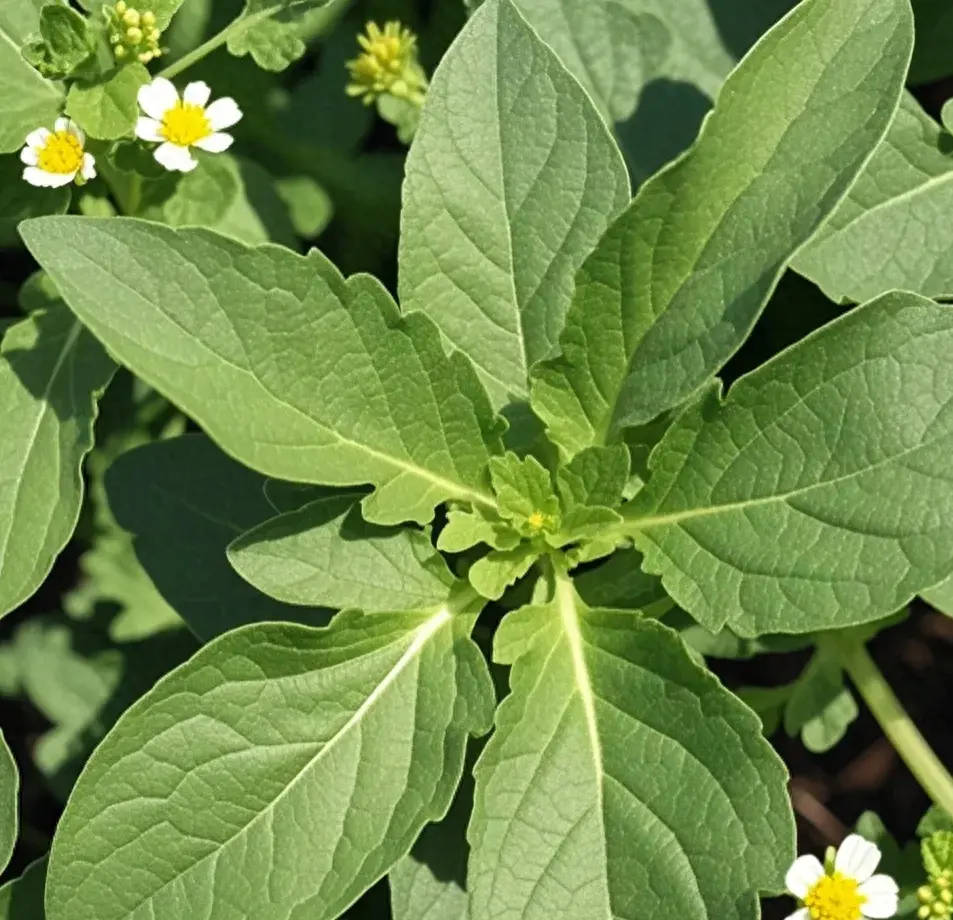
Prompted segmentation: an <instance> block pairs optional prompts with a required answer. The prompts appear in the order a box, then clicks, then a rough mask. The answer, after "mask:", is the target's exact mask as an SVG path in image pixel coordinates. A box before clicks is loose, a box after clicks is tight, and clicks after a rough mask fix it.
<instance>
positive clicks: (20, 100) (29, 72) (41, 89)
mask: <svg viewBox="0 0 953 920" xmlns="http://www.w3.org/2000/svg"><path fill="white" fill-rule="evenodd" d="M3 5H6V4H3ZM20 44H21V41H20V39H19V38H16V37H14V36H13V34H11V31H10V26H9V25H7V24H5V23H3V22H0V81H2V85H3V92H2V93H0V153H12V152H13V151H15V150H18V149H19V148H20V147H22V146H23V144H24V143H25V141H26V136H27V135H28V134H29V133H30V132H31V131H32V130H33V129H34V128H40V127H46V128H52V127H53V122H54V121H55V120H56V116H57V115H59V114H60V109H61V107H62V105H63V93H62V91H61V90H60V88H59V87H58V86H57V85H56V84H55V83H51V82H50V81H49V80H47V79H45V78H44V77H42V76H40V74H39V73H38V72H37V71H36V70H35V69H34V68H33V67H31V66H30V65H29V64H28V63H27V61H26V60H25V59H24V58H23V57H22V56H21V55H20Z"/></svg>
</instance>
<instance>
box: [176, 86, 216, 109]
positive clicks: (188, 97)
mask: <svg viewBox="0 0 953 920" xmlns="http://www.w3.org/2000/svg"><path fill="white" fill-rule="evenodd" d="M211 95H212V90H211V89H210V88H209V85H208V83H203V82H202V81H201V80H199V81H197V82H195V83H190V84H189V85H188V86H186V88H185V92H184V93H182V99H183V100H184V101H185V102H188V103H190V104H191V105H201V106H204V105H205V103H206V102H208V97H209V96H211Z"/></svg>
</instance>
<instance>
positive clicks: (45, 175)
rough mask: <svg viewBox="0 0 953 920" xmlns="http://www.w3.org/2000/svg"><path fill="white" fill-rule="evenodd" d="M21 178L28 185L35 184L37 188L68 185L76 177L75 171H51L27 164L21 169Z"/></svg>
mask: <svg viewBox="0 0 953 920" xmlns="http://www.w3.org/2000/svg"><path fill="white" fill-rule="evenodd" d="M23 178H24V179H26V181H27V182H29V183H30V185H36V186H38V187H39V188H58V187H59V186H61V185H69V184H70V182H72V181H73V179H75V178H76V173H74V172H72V173H51V172H47V171H46V170H45V169H38V168H37V167H36V166H27V168H26V169H24V170H23Z"/></svg>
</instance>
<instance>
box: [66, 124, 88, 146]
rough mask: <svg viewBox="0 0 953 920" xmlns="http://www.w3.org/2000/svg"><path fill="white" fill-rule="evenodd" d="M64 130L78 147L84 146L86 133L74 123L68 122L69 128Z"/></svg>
mask: <svg viewBox="0 0 953 920" xmlns="http://www.w3.org/2000/svg"><path fill="white" fill-rule="evenodd" d="M66 130H67V131H69V133H70V134H72V135H73V137H75V138H76V140H78V141H79V145H80V147H85V146H86V132H85V131H84V130H83V129H82V128H81V127H80V126H79V125H78V124H76V122H75V121H73V120H70V123H69V127H68V128H67V129H66Z"/></svg>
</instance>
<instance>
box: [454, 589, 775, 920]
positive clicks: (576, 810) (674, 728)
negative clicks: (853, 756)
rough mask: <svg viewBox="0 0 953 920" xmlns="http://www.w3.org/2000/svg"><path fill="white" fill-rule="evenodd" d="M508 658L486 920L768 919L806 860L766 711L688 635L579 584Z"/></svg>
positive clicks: (520, 625)
mask: <svg viewBox="0 0 953 920" xmlns="http://www.w3.org/2000/svg"><path fill="white" fill-rule="evenodd" d="M494 654H495V658H496V660H498V661H499V662H501V663H505V664H511V665H512V670H511V671H510V685H511V693H510V695H509V696H508V697H507V698H506V699H505V700H504V701H503V703H502V705H501V706H500V708H499V709H498V711H497V717H496V730H495V732H494V734H493V736H492V737H491V739H490V742H489V744H488V745H487V748H486V750H485V752H484V754H483V756H482V757H481V758H480V761H479V763H478V765H477V769H476V780H477V786H476V797H475V804H474V812H473V818H472V819H471V823H470V832H469V837H470V845H471V848H472V854H471V858H470V865H469V874H468V887H469V889H470V899H471V900H470V903H471V910H472V913H473V916H475V917H489V916H497V915H501V916H502V915H509V916H513V917H536V916H540V917H542V916H553V917H559V918H560V920H576V918H578V920H593V918H596V917H598V918H610V917H636V916H638V917H652V918H653V920H684V918H686V917H717V918H719V920H736V918H737V920H741V918H745V920H754V918H756V917H757V916H758V903H757V892H759V891H763V890H770V891H777V890H780V889H781V888H782V887H783V880H782V877H783V874H784V872H785V871H786V870H787V868H788V867H789V866H790V864H791V860H792V858H793V855H794V827H793V819H792V815H791V811H790V805H789V803H788V797H787V791H786V787H785V779H786V777H785V771H784V767H783V765H782V763H781V761H780V759H779V758H778V757H777V755H776V754H775V753H774V752H773V751H772V749H771V748H770V746H769V745H768V744H767V742H766V741H765V740H764V739H763V738H762V737H761V733H760V726H759V724H758V721H757V719H756V717H755V716H754V714H753V713H752V712H751V711H750V710H749V709H748V708H747V707H745V706H743V705H742V704H741V703H739V702H738V700H737V699H736V698H735V697H734V696H733V695H732V694H731V693H729V692H728V691H727V690H725V689H724V688H723V687H722V686H721V684H720V683H719V682H718V681H717V680H716V679H715V678H714V677H713V676H712V675H711V674H710V673H708V672H707V671H705V670H703V669H702V668H700V667H698V666H697V665H696V664H695V663H694V662H693V661H692V659H691V658H690V657H689V655H688V654H687V652H686V651H685V648H684V646H683V645H682V643H681V642H680V641H679V639H678V637H677V636H676V635H675V634H674V633H673V632H672V631H671V630H669V629H666V628H665V627H664V626H662V625H660V624H659V623H657V622H655V621H653V620H648V619H643V618H640V617H638V616H636V615H633V614H631V613H618V612H612V611H608V610H589V609H586V608H585V607H583V606H582V605H581V603H580V602H579V601H578V598H576V596H575V595H574V593H573V590H572V586H571V584H570V583H569V582H568V581H561V582H560V583H559V587H558V589H557V597H556V599H555V601H554V602H553V603H552V604H551V605H549V606H546V607H534V608H523V609H522V610H520V611H517V612H516V613H511V614H508V615H507V617H506V619H505V620H504V621H503V625H502V627H501V628H500V630H499V631H498V632H497V635H496V640H495V648H494ZM716 829H717V830H716ZM514 867H518V871H514ZM662 880H664V883H662Z"/></svg>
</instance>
